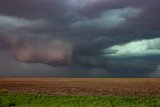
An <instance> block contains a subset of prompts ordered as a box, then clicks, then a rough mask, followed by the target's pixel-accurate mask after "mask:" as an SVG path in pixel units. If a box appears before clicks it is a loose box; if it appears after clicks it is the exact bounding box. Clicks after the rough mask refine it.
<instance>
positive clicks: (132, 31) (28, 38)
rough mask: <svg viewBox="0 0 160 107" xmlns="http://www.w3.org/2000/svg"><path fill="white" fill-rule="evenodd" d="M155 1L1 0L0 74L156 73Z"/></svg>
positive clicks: (159, 34)
mask: <svg viewBox="0 0 160 107" xmlns="http://www.w3.org/2000/svg"><path fill="white" fill-rule="evenodd" d="M159 10H160V1H159V0H0V76H50V77H160V11H159Z"/></svg>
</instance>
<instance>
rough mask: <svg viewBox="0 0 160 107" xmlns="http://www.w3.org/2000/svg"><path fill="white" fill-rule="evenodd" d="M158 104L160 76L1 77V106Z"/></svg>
mask: <svg viewBox="0 0 160 107" xmlns="http://www.w3.org/2000/svg"><path fill="white" fill-rule="evenodd" d="M159 104H160V79H158V78H148V79H147V78H144V79H140V78H134V79H132V78H126V79H121V78H112V79H111V78H0V107H8V106H16V107H41V106H42V107H50V106H51V107H137V106H140V107H141V106H142V107H148V106H149V107H150V106H153V105H154V106H155V105H159ZM157 107H158V106H157Z"/></svg>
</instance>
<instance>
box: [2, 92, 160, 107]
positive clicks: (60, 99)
mask: <svg viewBox="0 0 160 107" xmlns="http://www.w3.org/2000/svg"><path fill="white" fill-rule="evenodd" d="M159 103H160V97H143V98H142V97H107V96H47V95H31V94H9V93H0V107H159V106H158V104H159ZM156 105H157V106H156Z"/></svg>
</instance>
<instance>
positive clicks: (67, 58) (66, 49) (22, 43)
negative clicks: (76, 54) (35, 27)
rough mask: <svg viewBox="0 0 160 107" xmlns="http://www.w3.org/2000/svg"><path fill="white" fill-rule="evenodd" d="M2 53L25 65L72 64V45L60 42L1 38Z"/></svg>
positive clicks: (0, 48) (0, 49)
mask: <svg viewBox="0 0 160 107" xmlns="http://www.w3.org/2000/svg"><path fill="white" fill-rule="evenodd" d="M0 46H1V47H0V51H1V52H5V53H6V54H8V55H9V56H10V57H12V58H14V59H15V60H18V61H21V62H24V63H44V64H48V65H53V66H60V65H61V66H66V65H70V64H71V63H72V52H73V47H72V45H70V44H68V43H65V42H63V41H59V40H50V41H44V40H43V41H42V40H39V41H38V42H36V40H35V41H34V40H32V39H29V40H20V39H19V38H17V37H6V36H0Z"/></svg>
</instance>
